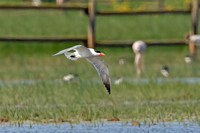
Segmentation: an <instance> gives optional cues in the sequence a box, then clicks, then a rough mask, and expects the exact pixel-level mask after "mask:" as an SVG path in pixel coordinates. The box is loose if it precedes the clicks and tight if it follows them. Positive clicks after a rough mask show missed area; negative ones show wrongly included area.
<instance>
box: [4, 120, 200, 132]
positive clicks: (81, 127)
mask: <svg viewBox="0 0 200 133" xmlns="http://www.w3.org/2000/svg"><path fill="white" fill-rule="evenodd" d="M0 131H1V132H6V133H10V132H12V133H21V132H25V133H26V132H29V133H35V132H42V133H43V132H46V133H47V132H48V133H55V132H57V133H64V132H65V133H67V132H70V133H94V132H98V133H105V132H107V133H121V132H124V133H129V132H131V133H132V132H134V133H147V132H149V133H199V132H200V126H199V125H198V124H197V123H194V122H181V123H179V122H163V123H156V125H151V124H141V125H140V126H132V124H131V123H126V124H125V123H122V122H102V123H80V124H72V125H71V124H69V123H62V124H31V125H30V124H24V125H23V126H22V127H19V126H12V125H0Z"/></svg>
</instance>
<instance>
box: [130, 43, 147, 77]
mask: <svg viewBox="0 0 200 133" xmlns="http://www.w3.org/2000/svg"><path fill="white" fill-rule="evenodd" d="M132 49H133V51H134V53H135V65H136V70H137V77H140V74H141V67H143V66H141V65H143V62H142V60H143V56H142V55H143V53H144V52H145V50H146V43H145V42H143V41H136V42H134V43H133V45H132Z"/></svg>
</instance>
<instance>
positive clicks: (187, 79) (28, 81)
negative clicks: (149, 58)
mask: <svg viewBox="0 0 200 133" xmlns="http://www.w3.org/2000/svg"><path fill="white" fill-rule="evenodd" d="M76 80H77V81H79V82H84V83H85V84H87V83H89V84H90V83H91V82H92V83H96V84H102V82H101V80H100V78H91V79H87V80H82V79H76ZM116 80H117V78H112V82H115V81H116ZM42 82H54V83H61V82H68V81H64V80H62V79H54V80H35V79H24V80H0V86H4V85H13V84H17V85H24V84H38V83H42ZM75 82H76V81H75ZM75 82H69V83H75ZM122 82H129V83H130V82H131V83H149V82H156V83H164V82H184V83H200V78H198V77H177V78H152V79H147V78H141V79H138V78H131V77H124V78H123V80H122Z"/></svg>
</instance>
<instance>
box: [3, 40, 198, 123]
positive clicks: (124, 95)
mask: <svg viewBox="0 0 200 133" xmlns="http://www.w3.org/2000/svg"><path fill="white" fill-rule="evenodd" d="M74 44H76V43H29V44H26V43H1V44H0V49H1V54H0V58H1V62H0V63H1V64H0V66H1V69H0V75H1V82H0V83H1V84H0V97H1V100H0V116H1V117H4V116H5V117H6V119H7V120H8V121H10V122H12V121H24V120H32V121H35V122H49V121H51V122H52V121H53V122H63V121H70V122H79V121H82V120H83V121H95V120H101V119H110V118H113V117H118V118H119V119H120V120H132V121H141V122H146V121H151V122H157V121H176V120H177V121H183V120H185V119H189V120H194V121H198V120H199V113H200V112H199V110H200V106H199V102H198V100H199V99H200V95H199V87H200V84H199V83H184V82H178V81H174V82H160V83H158V82H153V81H151V79H153V78H157V77H160V78H161V77H162V76H161V74H160V69H161V67H162V65H164V64H166V65H168V66H169V67H170V72H171V73H170V78H176V77H199V75H200V72H199V67H200V64H199V63H198V62H195V63H192V64H189V65H188V64H185V63H184V56H185V54H187V52H188V47H186V46H181V47H149V48H148V49H147V51H146V53H145V72H146V73H145V74H143V75H142V77H143V78H147V79H150V81H149V82H147V83H144V82H128V81H126V80H125V81H124V82H122V83H121V84H120V85H115V84H113V81H114V79H116V78H117V77H124V78H129V79H132V78H135V67H134V63H133V62H134V55H133V53H132V51H131V48H121V47H115V48H105V47H97V49H99V50H101V51H103V52H104V53H105V54H106V55H107V56H106V57H104V59H105V61H106V62H107V64H108V66H109V69H110V75H111V78H112V91H111V95H108V94H107V91H106V89H105V88H104V86H103V84H101V82H100V79H99V77H98V75H97V73H96V71H95V69H94V68H93V66H92V65H91V64H90V63H89V62H87V61H85V60H78V61H70V60H67V59H65V57H64V56H56V57H53V56H52V54H54V53H56V52H58V51H59V50H61V49H64V48H66V47H68V46H70V45H74ZM121 57H125V58H126V60H127V62H126V64H125V65H124V66H120V65H118V59H119V58H121ZM88 69H89V70H88ZM69 73H75V74H78V75H79V76H78V78H77V79H76V80H75V81H74V82H71V83H68V82H65V81H63V80H62V78H63V76H65V75H67V74H69Z"/></svg>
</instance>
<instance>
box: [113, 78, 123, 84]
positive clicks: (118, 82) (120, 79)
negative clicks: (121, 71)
mask: <svg viewBox="0 0 200 133" xmlns="http://www.w3.org/2000/svg"><path fill="white" fill-rule="evenodd" d="M122 81H123V78H122V77H119V78H117V79H116V80H115V82H114V84H116V85H118V84H120V83H121V82H122Z"/></svg>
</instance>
